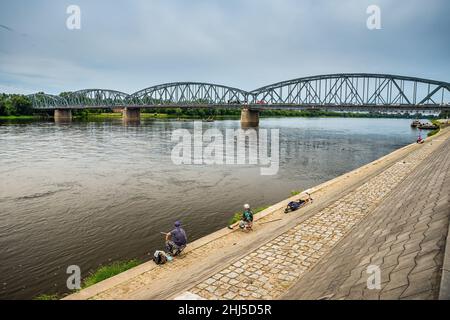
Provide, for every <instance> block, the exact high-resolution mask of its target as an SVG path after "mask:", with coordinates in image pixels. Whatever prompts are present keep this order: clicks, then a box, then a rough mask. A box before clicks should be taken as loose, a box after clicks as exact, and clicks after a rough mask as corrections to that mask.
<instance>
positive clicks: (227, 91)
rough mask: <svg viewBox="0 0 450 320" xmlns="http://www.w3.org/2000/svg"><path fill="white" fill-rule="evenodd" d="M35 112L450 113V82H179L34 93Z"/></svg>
mask: <svg viewBox="0 0 450 320" xmlns="http://www.w3.org/2000/svg"><path fill="white" fill-rule="evenodd" d="M29 98H30V99H31V101H32V103H33V108H35V109H41V110H54V109H107V108H112V109H114V108H172V107H173V108H249V109H257V110H264V109H310V108H313V109H314V108H317V109H324V110H338V111H339V110H341V111H347V110H350V111H371V110H372V111H375V110H376V111H383V110H397V111H398V110H402V111H404V112H413V111H419V110H421V111H427V110H429V111H435V112H437V111H449V110H450V83H448V82H442V81H435V80H428V79H421V78H414V77H405V76H397V75H389V74H367V73H343V74H330V75H320V76H312V77H305V78H298V79H294V80H289V81H283V82H279V83H275V84H272V85H268V86H265V87H262V88H259V89H256V90H253V91H245V90H242V89H238V88H232V87H227V86H223V85H217V84H210V83H200V82H175V83H167V84H161V85H157V86H153V87H149V88H146V89H143V90H141V91H138V92H136V93H133V94H127V93H124V92H119V91H114V90H104V89H86V90H81V91H76V92H71V93H64V94H61V95H60V96H54V95H49V94H44V93H37V94H32V95H29Z"/></svg>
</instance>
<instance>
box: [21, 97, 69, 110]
mask: <svg viewBox="0 0 450 320" xmlns="http://www.w3.org/2000/svg"><path fill="white" fill-rule="evenodd" d="M27 97H28V98H29V99H30V101H31V103H32V105H33V108H34V109H41V110H47V109H64V108H70V107H69V103H68V102H67V100H66V99H64V98H62V97H60V96H55V95H51V94H46V93H34V94H29V95H27Z"/></svg>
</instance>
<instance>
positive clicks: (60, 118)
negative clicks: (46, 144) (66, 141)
mask: <svg viewBox="0 0 450 320" xmlns="http://www.w3.org/2000/svg"><path fill="white" fill-rule="evenodd" d="M53 118H54V119H55V122H70V121H72V110H71V109H55V112H54V116H53Z"/></svg>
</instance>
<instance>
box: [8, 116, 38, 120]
mask: <svg viewBox="0 0 450 320" xmlns="http://www.w3.org/2000/svg"><path fill="white" fill-rule="evenodd" d="M41 118H42V117H41V116H0V120H35V119H36V120H38V119H41Z"/></svg>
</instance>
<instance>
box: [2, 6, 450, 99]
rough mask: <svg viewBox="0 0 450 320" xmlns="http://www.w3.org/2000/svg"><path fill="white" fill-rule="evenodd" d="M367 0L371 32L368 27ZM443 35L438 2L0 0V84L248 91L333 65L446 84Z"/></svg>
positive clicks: (446, 22) (448, 18)
mask: <svg viewBox="0 0 450 320" xmlns="http://www.w3.org/2000/svg"><path fill="white" fill-rule="evenodd" d="M373 4H375V5H378V6H379V7H380V9H381V27H382V29H381V30H369V29H368V28H367V25H366V21H367V19H368V17H369V15H368V14H367V13H366V10H367V7H368V6H369V5H373ZM69 5H78V6H79V7H80V9H81V29H80V30H69V29H68V28H67V27H66V20H67V18H68V17H69V15H68V14H67V13H66V10H67V7H68V6H69ZM449 34H450V2H449V1H448V0H395V1H394V0H391V1H389V0H339V1H337V0H333V1H331V0H330V1H326V0H304V1H301V0H134V1H133V0H130V1H120V0H117V1H110V0H84V1H77V0H70V1H65V0H62V1H61V0H53V1H52V0H34V1H29V0H0V92H10V93H13V92H15V93H32V92H36V91H45V92H48V93H54V94H57V93H59V92H61V91H74V90H79V89H84V88H108V89H115V90H120V91H124V92H127V93H133V92H135V91H137V90H139V89H142V88H145V87H149V86H152V85H156V84H161V83H166V82H175V81H201V82H211V83H219V84H225V85H229V86H234V87H239V88H242V89H246V90H252V89H255V88H257V87H260V86H263V85H266V84H270V83H274V82H278V81H282V80H287V79H293V78H298V77H303V76H308V75H317V74H328V73H339V72H373V73H391V74H400V75H410V76H417V77H423V78H430V79H436V80H442V81H450V64H449V57H450V41H449V39H450V37H449Z"/></svg>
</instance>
